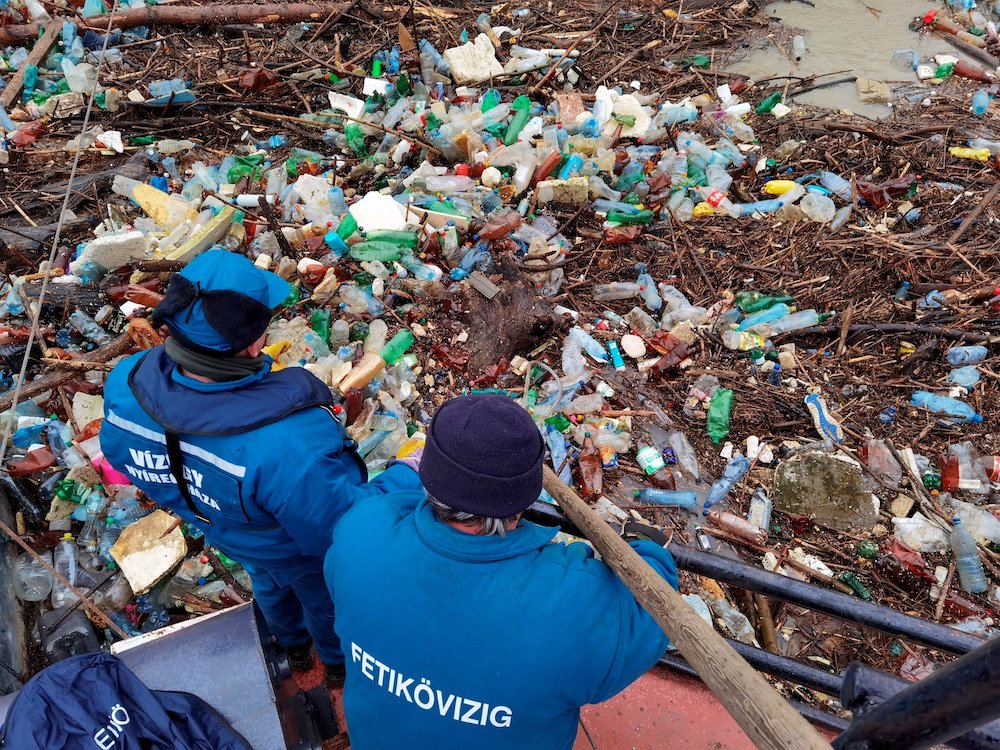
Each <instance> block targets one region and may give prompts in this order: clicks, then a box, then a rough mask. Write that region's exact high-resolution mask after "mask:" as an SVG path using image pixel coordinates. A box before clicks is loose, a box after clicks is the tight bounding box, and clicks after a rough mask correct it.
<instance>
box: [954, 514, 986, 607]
mask: <svg viewBox="0 0 1000 750" xmlns="http://www.w3.org/2000/svg"><path fill="white" fill-rule="evenodd" d="M951 522H952V524H953V528H952V530H951V551H952V552H953V553H954V554H955V567H956V569H957V570H958V578H959V581H961V583H962V588H963V589H964V590H965V591H967V592H969V593H970V594H982V593H984V592H985V591H986V589H987V588H989V584H988V582H987V580H986V573H985V572H984V571H983V562H982V560H980V559H979V548H978V547H977V546H976V541H975V540H974V539H973V538H972V535H971V534H970V533H969V532H968V530H967V529H966V528H965V527H964V526H963V525H962V519H960V518H958V517H955V518H953V519H951Z"/></svg>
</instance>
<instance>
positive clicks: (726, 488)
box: [705, 453, 750, 508]
mask: <svg viewBox="0 0 1000 750" xmlns="http://www.w3.org/2000/svg"><path fill="white" fill-rule="evenodd" d="M749 470H750V459H749V458H747V457H746V456H744V455H743V454H742V453H737V454H736V455H735V456H733V457H732V458H731V459H729V463H727V464H726V468H725V470H724V471H723V472H722V476H721V477H720V478H719V479H717V480H716V481H715V482H714V483H713V484H712V488H711V489H710V490H709V491H708V497H707V498H706V499H705V507H706V508H711V507H712V506H713V505H717V504H718V503H721V502H722V501H723V500H725V499H726V497H727V496H728V495H729V493H730V492H732V491H733V487H735V486H736V485H737V484H739V483H740V480H742V479H743V477H744V476H746V473H747V472H748V471H749Z"/></svg>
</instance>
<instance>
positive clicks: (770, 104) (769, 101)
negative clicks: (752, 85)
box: [756, 91, 781, 115]
mask: <svg viewBox="0 0 1000 750" xmlns="http://www.w3.org/2000/svg"><path fill="white" fill-rule="evenodd" d="M779 104H781V92H780V91H772V92H771V93H770V94H768V95H767V96H765V97H764V98H763V99H761V100H760V104H758V105H757V109H756V112H757V114H758V115H766V114H767V113H768V112H770V111H771V110H772V109H774V108H775V107H777V106H778V105H779Z"/></svg>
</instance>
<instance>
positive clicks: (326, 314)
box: [309, 307, 330, 344]
mask: <svg viewBox="0 0 1000 750" xmlns="http://www.w3.org/2000/svg"><path fill="white" fill-rule="evenodd" d="M309 327H310V328H312V329H313V330H314V331H315V332H316V334H317V335H318V336H319V337H320V338H321V339H323V342H324V343H326V344H329V343H330V311H329V310H328V309H326V308H325V307H318V308H316V309H315V310H313V313H312V317H311V318H310V320H309Z"/></svg>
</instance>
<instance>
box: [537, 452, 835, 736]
mask: <svg viewBox="0 0 1000 750" xmlns="http://www.w3.org/2000/svg"><path fill="white" fill-rule="evenodd" d="M544 484H545V489H546V490H548V491H549V494H551V495H552V497H554V498H555V500H556V502H557V503H559V506H560V507H561V508H562V509H563V512H564V513H565V514H566V515H567V516H568V517H569V518H570V520H572V521H573V523H575V524H576V526H577V527H578V528H579V529H580V530H581V531H582V532H583V533H584V534H586V536H587V539H589V540H590V542H591V543H592V544H593V545H594V547H596V548H597V551H598V552H600V553H601V557H602V558H603V559H604V562H605V563H607V564H608V566H610V568H611V569H612V570H613V571H614V572H615V574H616V575H618V577H619V578H621V579H622V582H623V583H625V585H626V586H628V587H629V589H631V591H632V593H633V594H634V595H635V598H636V600H637V601H638V602H639V603H640V604H642V606H643V607H645V608H646V611H648V612H649V613H650V614H651V615H652V616H653V619H655V620H656V621H657V622H658V623H659V625H660V627H661V628H663V632H664V633H666V634H667V635H668V636H670V640H671V641H673V644H674V645H675V646H676V647H677V648H678V650H679V651H680V652H681V654H682V655H683V656H684V658H685V659H687V661H688V662H689V663H690V664H691V666H693V667H694V668H695V669H696V670H698V676H699V677H701V679H702V681H703V682H704V683H705V684H706V685H708V687H709V689H711V691H712V692H713V693H715V697H716V698H718V699H719V700H720V701H721V702H722V704H723V705H724V706H725V707H726V709H727V710H728V711H729V713H730V714H731V715H732V717H733V718H734V719H735V720H736V723H737V724H739V725H740V727H741V728H742V729H743V731H744V732H746V733H747V736H748V737H750V739H751V740H752V741H753V743H754V744H755V745H756V746H757V747H759V748H761V750H788V749H789V748H795V749H796V750H830V745H829V743H828V742H827V741H826V740H824V739H823V737H822V736H820V734H819V732H817V731H816V729H815V728H814V727H813V726H812V725H811V724H810V723H809V722H808V721H806V720H805V719H804V718H802V716H800V715H799V714H798V712H796V711H795V710H794V709H793V708H791V707H790V706H789V705H788V703H787V702H786V701H785V699H784V698H782V697H781V696H780V695H778V693H776V692H775V691H774V690H773V689H772V688H771V686H770V685H769V684H768V683H767V681H766V680H765V679H764V678H763V677H762V676H761V675H760V674H759V673H758V672H757V671H756V670H754V668H753V667H751V666H750V665H749V664H747V663H746V662H745V661H744V660H743V658H742V657H740V655H739V654H737V653H736V651H734V650H733V649H732V647H731V646H729V644H727V643H726V642H725V640H723V638H722V636H720V635H719V634H718V633H716V632H715V630H713V629H712V627H711V626H710V625H709V624H708V623H706V622H705V621H704V620H702V619H701V617H699V616H698V615H697V614H696V613H695V611H694V610H693V609H691V607H689V606H688V604H687V602H685V601H684V600H683V599H682V598H681V595H680V594H678V593H677V592H676V591H674V589H673V588H671V587H670V585H669V584H668V583H667V582H666V581H664V580H663V579H662V578H661V577H660V576H659V575H657V574H656V572H655V571H653V569H652V568H650V567H649V565H647V564H646V563H645V562H643V560H642V558H641V557H639V555H637V554H636V552H635V550H633V549H632V548H631V547H630V546H629V545H628V543H626V542H625V540H623V539H622V538H621V537H619V536H618V535H617V534H616V533H615V532H614V531H612V530H611V527H610V526H608V524H607V523H605V522H604V521H603V520H602V519H601V518H600V516H598V515H597V514H596V513H595V512H594V511H593V510H591V509H590V506H588V505H587V504H586V503H585V502H584V501H583V500H581V499H580V497H579V496H578V495H577V494H576V493H575V492H573V490H571V489H570V488H569V487H567V486H566V485H565V484H564V483H563V482H562V480H560V479H559V476H558V475H557V474H556V473H555V472H553V471H552V469H550V468H549V467H548V466H546V467H545V478H544Z"/></svg>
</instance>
